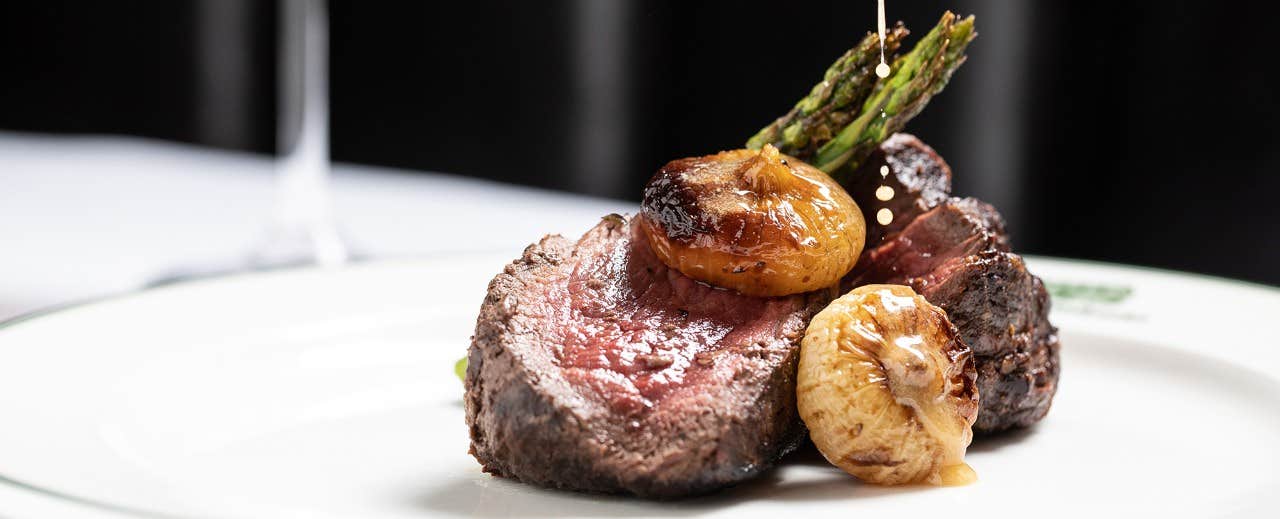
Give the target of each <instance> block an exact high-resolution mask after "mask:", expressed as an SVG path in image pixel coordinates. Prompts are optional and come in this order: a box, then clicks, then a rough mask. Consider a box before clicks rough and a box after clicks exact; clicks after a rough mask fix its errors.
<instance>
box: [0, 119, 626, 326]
mask: <svg viewBox="0 0 1280 519" xmlns="http://www.w3.org/2000/svg"><path fill="white" fill-rule="evenodd" d="M273 187H274V163H273V162H272V161H271V160H270V158H269V157H264V156H259V155H252V154H242V153H232V152H225V151H215V150H209V149H204V148H199V147H193V146H185V145H178V144H172V143H164V142H159V141H150V140H144V139H132V138H118V137H74V138H68V137H52V136H42V135H26V134H13V133H2V132H0V320H3V319H6V318H8V317H12V316H15V315H18V314H21V313H25V312H29V311H32V310H35V309H38V308H41V307H45V306H50V305H56V304H61V303H66V302H71V301H76V300H82V299H88V298H93V297H99V296H103V295H108V294H113V293H120V292H125V291H129V290H132V289H135V288H138V287H140V286H142V285H143V284H145V283H146V282H147V281H148V280H152V279H154V278H155V277H156V276H158V275H161V274H164V273H166V272H169V271H172V270H173V269H175V268H181V267H183V266H191V265H200V264H209V263H216V262H219V261H232V260H235V259H237V258H238V257H240V256H241V255H243V254H244V253H246V252H247V250H248V249H249V248H250V247H251V246H252V245H253V244H254V243H255V242H256V241H257V240H258V239H260V238H261V237H262V233H263V232H264V228H265V225H266V223H267V218H268V216H269V215H270V206H271V202H272V199H273ZM333 194H334V205H335V210H336V214H337V218H338V220H339V222H340V224H341V227H342V230H343V231H344V232H345V234H346V235H347V236H348V237H349V238H350V239H351V242H352V244H353V247H354V248H355V249H356V250H358V251H359V252H361V253H362V254H364V255H367V256H369V257H373V258H379V257H403V256H414V255H429V254H435V253H442V252H450V251H464V250H504V251H505V250H509V251H511V252H512V253H513V254H514V253H516V252H518V251H519V250H521V249H522V248H523V247H524V245H526V244H528V243H531V242H533V241H535V240H536V239H538V238H539V237H541V236H542V235H543V234H547V233H561V234H565V235H567V236H576V235H578V234H580V233H582V232H583V231H585V230H586V229H587V228H588V227H590V226H591V225H593V224H594V223H595V222H596V221H597V220H598V219H599V217H600V216H601V215H604V214H607V213H610V212H634V211H635V205H634V204H632V203H629V202H622V201H614V200H604V199H597V198H589V197H584V196H577V195H570V194H564V193H556V192H551V191H545V190H539V189H532V188H526V187H518V186H512V185H507V184H499V183H494V182H486V181H481V180H474V179H468V178H463V177H458V176H452V175H444V174H436V173H416V172H415V173H410V172H407V171H402V170H394V169H387V168H378V167H370V166H359V165H351V164H338V165H336V166H335V167H334V175H333Z"/></svg>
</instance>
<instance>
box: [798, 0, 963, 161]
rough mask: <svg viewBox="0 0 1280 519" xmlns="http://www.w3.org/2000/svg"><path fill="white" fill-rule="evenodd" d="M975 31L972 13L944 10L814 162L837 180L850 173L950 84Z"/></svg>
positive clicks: (877, 85) (820, 149) (824, 145)
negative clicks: (959, 15) (963, 15)
mask: <svg viewBox="0 0 1280 519" xmlns="http://www.w3.org/2000/svg"><path fill="white" fill-rule="evenodd" d="M975 36H977V33H975V32H974V31H973V17H972V16H970V17H968V18H963V19H957V17H956V15H955V14H952V13H951V12H949V11H948V12H947V13H945V14H943V15H942V19H941V20H940V21H938V25H937V26H935V27H934V28H933V30H931V31H929V34H926V35H925V36H924V38H921V40H920V41H919V42H918V43H916V46H915V48H913V49H911V52H909V53H907V54H906V55H904V56H902V57H900V58H898V59H897V60H895V61H894V63H893V72H892V74H891V75H890V76H889V77H888V78H886V79H884V80H882V81H879V82H878V83H877V84H876V86H875V87H874V88H873V89H872V92H871V95H870V97H868V98H867V99H866V101H865V102H864V103H863V104H862V109H861V111H860V113H859V115H858V117H857V118H856V119H854V120H853V122H851V123H849V124H848V125H847V126H845V127H844V129H842V130H840V133H839V134H837V135H836V136H835V138H833V139H831V140H829V141H827V142H826V143H824V144H822V145H821V146H820V147H819V148H818V151H817V153H816V154H815V155H814V157H813V158H812V159H810V163H812V164H813V165H814V166H816V167H817V168H819V169H821V170H823V171H826V172H827V173H831V174H832V176H833V177H834V178H835V179H836V180H843V179H844V177H847V176H848V175H849V173H851V172H852V171H854V170H856V169H857V167H858V166H859V165H860V164H861V163H862V161H864V160H866V158H867V157H868V156H869V155H871V152H872V151H874V150H875V148H876V146H879V145H880V143H881V142H882V141H884V140H885V139H886V138H888V137H889V136H890V135H892V134H893V133H894V132H897V131H899V130H901V129H902V128H903V127H904V126H906V124H907V121H910V120H911V118H913V117H915V116H916V115H917V114H919V113H920V111H921V110H923V109H924V107H925V105H926V104H928V103H929V99H930V98H932V97H933V96H934V95H935V94H937V93H938V92H941V91H942V89H943V88H944V87H946V86H947V81H949V80H950V79H951V74H952V73H953V72H955V70H956V68H958V67H959V66H960V65H961V64H963V63H964V61H965V55H964V50H965V48H966V47H968V45H969V42H971V41H973V38H974V37H975ZM886 40H887V38H886Z"/></svg>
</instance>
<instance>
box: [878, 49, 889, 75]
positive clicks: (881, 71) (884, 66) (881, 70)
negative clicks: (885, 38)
mask: <svg viewBox="0 0 1280 519" xmlns="http://www.w3.org/2000/svg"><path fill="white" fill-rule="evenodd" d="M881 45H882V46H883V45H884V44H883V43H881ZM881 52H884V51H883V50H882V51H881ZM880 59H881V61H880V64H879V65H876V75H877V76H880V77H882V78H886V77H889V64H888V63H885V62H884V61H883V60H884V56H881V57H880Z"/></svg>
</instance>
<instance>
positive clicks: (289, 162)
mask: <svg viewBox="0 0 1280 519" xmlns="http://www.w3.org/2000/svg"><path fill="white" fill-rule="evenodd" d="M326 7H327V6H326V5H325V0H281V17H280V19H281V27H280V56H279V60H280V61H279V64H280V65H279V70H280V77H279V84H280V91H279V113H278V119H277V128H278V130H277V132H278V134H277V137H276V139H277V140H276V142H277V148H278V150H279V153H280V155H281V156H280V159H279V165H278V168H279V172H278V173H277V178H278V185H277V187H276V196H277V199H276V201H275V204H276V205H275V214H274V215H273V220H272V222H271V225H270V226H269V228H268V231H267V235H266V238H265V239H264V240H263V242H262V243H261V244H259V245H258V247H257V249H256V250H254V251H253V255H252V257H251V258H250V267H251V268H273V267H280V266H292V265H306V264H315V265H321V266H332V265H340V264H342V263H345V262H346V261H347V260H348V259H349V256H348V252H347V247H346V245H345V244H344V243H343V240H342V238H341V237H340V236H339V234H338V232H337V228H336V225H335V222H334V219H333V210H332V204H331V202H330V199H329V88H328V77H329V74H328V72H329V71H328V62H329V35H328V25H329V20H328V12H327V9H326Z"/></svg>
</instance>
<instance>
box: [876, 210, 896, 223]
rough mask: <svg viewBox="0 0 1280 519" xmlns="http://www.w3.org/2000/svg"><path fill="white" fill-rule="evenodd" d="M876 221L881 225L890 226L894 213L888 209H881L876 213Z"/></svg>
mask: <svg viewBox="0 0 1280 519" xmlns="http://www.w3.org/2000/svg"><path fill="white" fill-rule="evenodd" d="M876 221H877V222H880V225H889V224H891V223H893V211H890V210H889V208H887V207H886V208H881V209H880V210H879V211H876Z"/></svg>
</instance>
